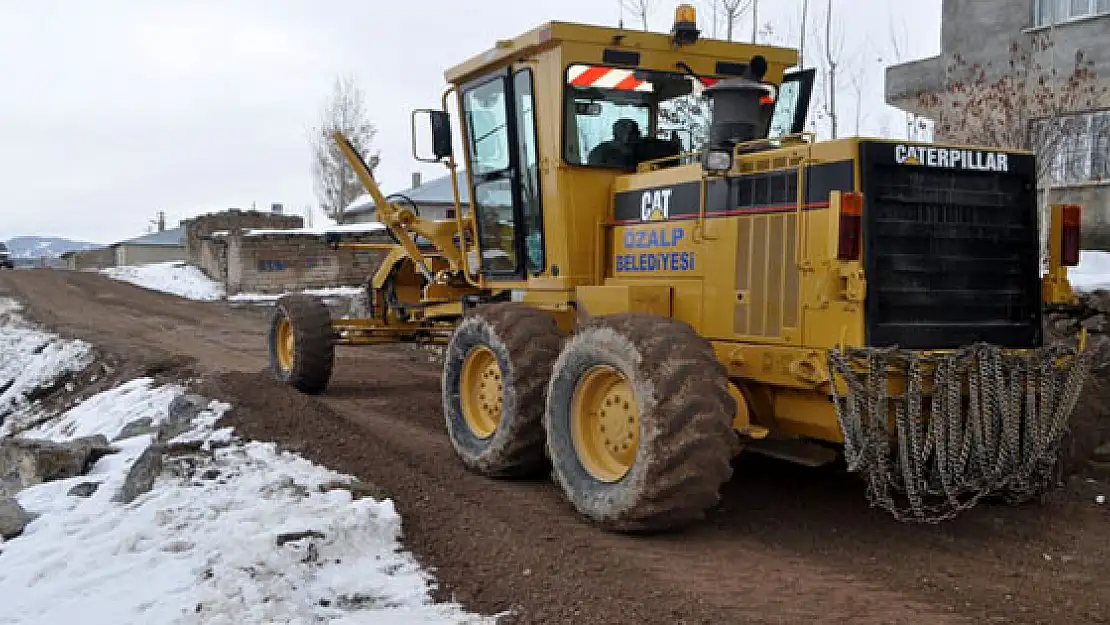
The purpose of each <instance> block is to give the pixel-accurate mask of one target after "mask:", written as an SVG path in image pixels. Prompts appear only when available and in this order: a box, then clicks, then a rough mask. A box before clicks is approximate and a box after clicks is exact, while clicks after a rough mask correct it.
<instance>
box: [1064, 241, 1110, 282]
mask: <svg viewBox="0 0 1110 625" xmlns="http://www.w3.org/2000/svg"><path fill="white" fill-rule="evenodd" d="M1068 281H1069V282H1071V286H1072V288H1073V289H1075V290H1077V291H1096V290H1098V289H1110V252H1100V251H1095V250H1081V251H1080V252H1079V266H1078V267H1072V268H1070V269H1069V270H1068Z"/></svg>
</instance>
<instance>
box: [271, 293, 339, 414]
mask: <svg viewBox="0 0 1110 625" xmlns="http://www.w3.org/2000/svg"><path fill="white" fill-rule="evenodd" d="M267 342H268V345H269V352H270V371H271V372H273V374H274V377H276V378H277V379H278V380H280V381H282V382H284V383H286V384H288V385H290V386H292V387H294V388H296V389H297V390H299V391H301V392H302V393H307V394H309V395H316V394H319V393H323V392H324V390H325V389H327V386H328V382H329V381H330V380H331V373H332V367H333V366H334V364H335V330H334V329H333V328H332V320H331V311H330V310H328V307H327V305H326V304H324V302H323V300H321V299H320V298H317V297H313V296H311V295H305V294H299V293H298V294H293V295H284V296H282V297H281V298H279V299H278V301H277V304H276V306H275V307H274V313H273V316H272V317H271V319H270V332H269V336H268V341H267Z"/></svg>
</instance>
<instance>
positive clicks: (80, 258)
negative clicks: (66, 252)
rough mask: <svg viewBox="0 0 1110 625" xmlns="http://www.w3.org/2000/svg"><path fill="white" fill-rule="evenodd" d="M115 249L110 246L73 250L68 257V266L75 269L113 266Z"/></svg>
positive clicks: (114, 263)
mask: <svg viewBox="0 0 1110 625" xmlns="http://www.w3.org/2000/svg"><path fill="white" fill-rule="evenodd" d="M115 265H116V251H115V250H114V249H112V248H110V247H102V248H99V249H95V250H82V251H80V252H74V253H73V255H72V256H70V257H69V259H68V268H69V269H72V270H75V271H82V270H85V269H107V268H108V267H115Z"/></svg>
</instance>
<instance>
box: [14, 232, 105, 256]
mask: <svg viewBox="0 0 1110 625" xmlns="http://www.w3.org/2000/svg"><path fill="white" fill-rule="evenodd" d="M7 243H8V249H9V250H11V253H12V256H13V257H15V258H42V257H44V256H45V257H49V258H56V257H58V256H61V255H62V254H65V253H66V252H69V251H72V250H91V249H94V248H98V247H103V246H102V245H101V244H99V243H88V242H86V241H73V240H70V239H65V238H62V237H15V238H13V239H10V240H8V241H7Z"/></svg>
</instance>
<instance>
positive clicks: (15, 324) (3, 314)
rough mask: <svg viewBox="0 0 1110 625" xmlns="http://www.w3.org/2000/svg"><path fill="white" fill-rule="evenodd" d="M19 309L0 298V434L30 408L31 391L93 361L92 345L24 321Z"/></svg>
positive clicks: (78, 369) (12, 303) (12, 302)
mask: <svg viewBox="0 0 1110 625" xmlns="http://www.w3.org/2000/svg"><path fill="white" fill-rule="evenodd" d="M19 310H20V307H19V305H18V304H17V303H15V302H14V301H12V300H8V299H2V298H0V436H2V435H3V434H4V433H5V428H10V427H11V425H10V424H11V421H13V418H14V416H15V415H17V414H24V413H26V412H27V411H28V410H29V403H30V402H29V401H28V398H27V396H28V395H29V394H31V393H32V392H34V391H35V390H36V389H39V388H44V387H50V386H52V385H53V384H55V383H56V381H58V380H62V379H64V378H65V377H66V376H67V375H70V374H73V373H77V372H79V371H81V370H83V369H84V368H85V367H87V366H89V365H90V364H91V363H92V361H93V353H92V346H91V345H89V344H88V343H84V342H82V341H65V340H62V339H60V338H59V337H57V336H55V335H53V334H49V333H46V332H42V331H40V330H38V329H36V328H34V327H32V326H30V325H29V324H27V323H26V322H24V321H23V319H22V318H21V317H20V316H19V315H18V311H19Z"/></svg>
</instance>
